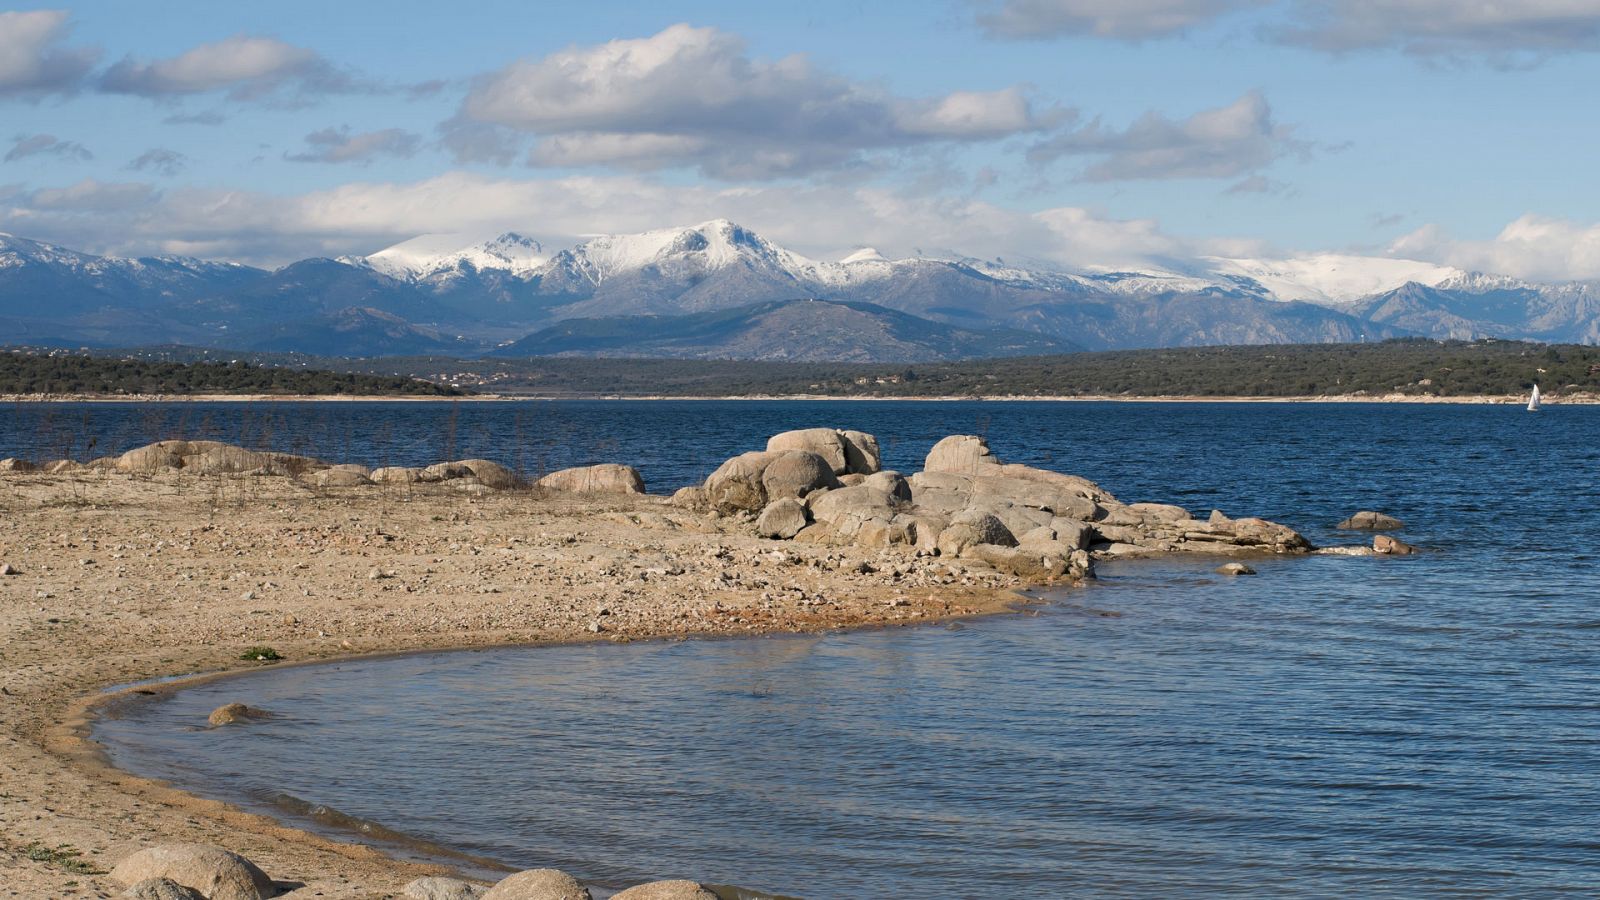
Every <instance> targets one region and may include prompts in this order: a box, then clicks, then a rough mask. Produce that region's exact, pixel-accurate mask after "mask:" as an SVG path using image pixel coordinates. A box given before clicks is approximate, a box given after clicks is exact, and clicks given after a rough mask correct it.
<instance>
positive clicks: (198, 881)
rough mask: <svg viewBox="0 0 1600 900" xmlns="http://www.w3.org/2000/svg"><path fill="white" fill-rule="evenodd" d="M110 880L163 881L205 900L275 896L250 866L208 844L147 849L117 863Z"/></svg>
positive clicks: (275, 891) (131, 882)
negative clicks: (191, 891)
mask: <svg viewBox="0 0 1600 900" xmlns="http://www.w3.org/2000/svg"><path fill="white" fill-rule="evenodd" d="M111 877H112V878H113V879H115V880H116V881H118V882H120V883H121V884H124V885H128V886H132V885H136V884H140V883H142V882H145V881H148V880H150V879H154V878H166V879H169V880H171V881H173V882H176V883H177V884H180V885H182V886H184V887H187V888H191V889H193V890H195V891H197V892H199V893H200V895H201V896H203V897H205V898H206V900H266V898H269V897H276V896H277V895H278V888H277V885H275V884H273V883H272V879H270V878H268V877H267V874H266V873H265V872H263V871H261V870H260V869H259V868H257V867H256V866H255V864H254V863H252V862H250V861H249V860H247V859H245V858H244V857H242V856H240V855H239V854H237V853H232V852H229V851H227V850H224V849H222V848H221V847H217V846H213V845H211V844H161V845H158V846H155V847H149V848H147V849H144V850H140V851H139V852H138V853H135V854H133V855H132V856H130V857H128V858H127V859H125V860H123V861H122V862H120V863H118V864H117V867H116V868H114V869H112V870H111Z"/></svg>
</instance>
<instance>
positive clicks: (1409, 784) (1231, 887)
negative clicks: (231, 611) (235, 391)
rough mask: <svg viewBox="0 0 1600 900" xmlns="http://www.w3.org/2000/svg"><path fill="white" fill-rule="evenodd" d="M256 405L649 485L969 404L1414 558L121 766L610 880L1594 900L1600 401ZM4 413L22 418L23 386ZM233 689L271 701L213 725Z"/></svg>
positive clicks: (1293, 568) (317, 714) (988, 420)
mask: <svg viewBox="0 0 1600 900" xmlns="http://www.w3.org/2000/svg"><path fill="white" fill-rule="evenodd" d="M274 409H275V410H277V412H276V413H274V415H280V416H281V419H280V421H281V423H282V424H281V425H277V426H275V429H277V430H276V431H275V433H276V434H277V435H280V436H281V435H287V434H296V435H298V438H299V439H301V440H302V441H303V445H302V448H301V449H303V450H304V452H312V453H316V454H318V455H325V456H340V455H341V453H342V451H341V452H333V451H337V450H340V445H338V444H337V441H341V440H347V441H348V443H347V444H346V445H345V446H347V447H348V448H349V453H348V456H349V458H354V459H363V460H371V461H379V460H375V459H372V457H373V456H383V455H387V456H389V457H391V459H390V460H385V461H395V462H422V461H430V460H433V459H437V458H439V457H440V455H441V454H440V453H438V452H437V450H438V447H437V445H434V444H429V443H428V440H431V438H421V437H415V436H416V435H420V434H424V433H427V434H432V433H435V432H433V431H431V430H430V429H433V428H434V427H435V426H438V424H439V423H440V422H441V421H445V420H447V419H448V418H449V417H452V416H453V417H454V418H455V421H456V426H455V427H456V429H457V431H456V435H457V436H456V441H457V447H459V448H461V450H462V452H460V453H459V454H448V455H463V456H465V455H484V456H489V457H491V458H501V459H507V458H511V457H512V456H513V454H514V453H518V452H521V453H525V454H527V458H529V459H533V458H537V459H540V460H542V461H543V463H542V464H544V465H547V466H549V467H554V465H555V464H562V465H564V464H568V463H569V462H587V461H594V460H598V459H618V460H637V461H639V462H640V464H641V468H643V469H644V471H645V474H646V478H647V480H649V481H650V482H651V485H652V488H654V489H657V490H668V489H671V488H673V487H677V486H680V485H682V484H686V483H689V482H691V481H694V480H696V479H698V478H699V477H702V476H703V475H704V474H705V473H706V472H707V471H709V470H710V469H711V468H712V467H714V466H715V465H716V463H717V462H718V461H720V459H721V458H723V457H725V456H728V455H731V454H732V453H734V452H737V451H740V450H744V449H749V448H752V447H757V446H759V445H760V444H761V442H762V440H763V439H764V437H765V435H767V434H769V433H772V432H775V431H778V430H782V429H785V428H790V427H800V426H805V425H812V424H834V425H838V426H841V427H856V428H863V429H865V430H868V431H872V432H874V433H876V434H878V435H879V436H880V438H882V439H883V440H884V443H885V445H886V447H887V451H888V452H887V457H888V459H887V463H888V464H890V465H893V466H897V467H900V468H903V469H913V468H916V467H917V465H916V463H917V461H918V460H920V457H921V456H922V454H924V453H925V452H926V450H927V447H928V446H929V445H931V444H932V442H933V440H935V439H936V438H937V437H939V436H942V435H944V434H947V433H951V432H972V431H979V432H983V433H986V434H987V435H988V436H989V438H990V442H991V445H992V446H993V447H994V448H995V449H996V452H998V453H999V454H1000V455H1001V456H1002V457H1004V458H1007V459H1012V460H1019V461H1031V462H1036V463H1039V464H1043V465H1049V466H1051V467H1053V468H1058V469H1062V470H1065V471H1071V472H1076V473H1081V474H1084V475H1087V476H1089V477H1092V478H1095V479H1096V480H1098V481H1100V482H1101V483H1102V484H1104V485H1105V486H1106V487H1107V488H1109V489H1110V490H1112V491H1113V492H1114V493H1116V494H1117V495H1118V496H1120V497H1122V498H1123V499H1126V500H1171V501H1174V502H1179V503H1183V504H1185V505H1187V506H1189V507H1190V508H1191V509H1194V510H1197V511H1199V512H1201V513H1202V514H1203V513H1204V512H1205V511H1206V510H1208V509H1210V508H1211V507H1213V506H1218V507H1221V508H1222V509H1223V510H1224V511H1226V512H1228V513H1231V514H1246V513H1257V514H1262V515H1266V516H1269V517H1271V518H1275V519H1279V520H1282V521H1285V522H1288V523H1290V524H1292V525H1295V526H1297V527H1299V528H1301V529H1302V530H1304V531H1305V532H1306V533H1307V534H1308V535H1309V536H1310V537H1311V538H1312V539H1313V540H1314V541H1316V542H1318V543H1319V544H1333V543H1339V542H1346V543H1351V542H1355V541H1358V540H1359V539H1360V538H1359V537H1357V536H1340V535H1338V534H1337V533H1336V532H1333V531H1332V530H1331V529H1330V527H1329V526H1331V524H1332V523H1334V522H1337V521H1338V520H1339V519H1340V518H1342V517H1343V516H1344V515H1346V514H1348V513H1350V512H1352V511H1354V510H1356V509H1360V508H1378V509H1383V510H1387V511H1390V512H1393V513H1395V514H1397V515H1399V516H1400V517H1402V518H1403V519H1405V520H1406V522H1407V525H1408V527H1407V529H1406V531H1405V532H1404V536H1405V538H1406V539H1407V540H1409V541H1411V542H1413V543H1416V544H1419V545H1421V546H1422V547H1424V548H1426V549H1427V550H1428V553H1427V554H1425V555H1424V556H1422V557H1420V558H1416V559H1351V558H1339V557H1312V558H1305V559H1281V560H1269V561H1266V562H1264V563H1262V564H1260V565H1258V568H1259V569H1260V572H1261V574H1260V575H1259V576H1258V577H1256V578H1244V579H1237V580H1228V579H1225V578H1222V577H1220V576H1217V575H1214V574H1212V573H1211V571H1210V564H1207V563H1202V562H1197V561H1193V560H1190V561H1185V562H1181V563H1166V562H1159V563H1144V564H1138V563H1127V564H1120V565H1116V566H1111V565H1107V566H1104V567H1103V568H1102V570H1101V571H1102V576H1103V577H1102V581H1101V583H1100V584H1098V585H1096V586H1093V587H1090V588H1086V589H1080V590H1073V591H1068V592H1065V593H1062V594H1059V595H1053V596H1049V597H1046V598H1045V599H1046V600H1047V601H1048V602H1047V603H1045V604H1044V605H1043V606H1041V607H1040V608H1038V609H1037V610H1035V611H1032V612H1028V613H1023V614H1019V615H1014V616H1004V617H995V618H990V619H987V620H984V621H981V622H972V623H967V624H964V625H960V626H952V627H945V626H931V627H922V628H915V629H901V630H893V631H875V632H858V633H849V634H833V635H826V636H817V637H782V638H766V639H751V640H736V641H734V640H730V641H690V642H680V643H645V644H633V645H625V646H623V645H619V646H612V645H606V646H584V647H564V648H547V649H512V650H495V651H483V652H463V653H453V654H431V655H423V656H413V657H406V658H397V659H388V660H374V661H368V662H351V663H343V664H335V665H326V666H314V667H305V668H298V669H287V670H281V671H276V672H268V673H266V674H264V675H256V676H249V677H245V678H241V679H233V680H228V681H223V682H217V683H213V684H210V685H206V686H202V687H197V688H194V689H191V690H188V691H184V692H181V693H179V694H177V695H176V696H175V697H173V698H172V699H170V700H162V701H159V702H148V703H144V704H141V705H140V706H138V707H136V708H133V709H131V710H129V711H128V712H127V713H126V715H124V716H123V717H121V718H114V719H110V720H107V721H105V722H103V723H102V724H101V725H100V726H99V728H98V729H97V737H98V738H99V739H100V740H102V741H105V742H106V743H107V744H108V745H109V748H110V751H111V753H112V755H113V758H114V759H115V760H116V761H117V762H118V763H120V764H122V765H124V766H127V767H129V768H131V769H133V770H135V771H139V772H143V773H147V774H152V775H156V776H158V777H165V778H169V779H172V780H174V781H176V782H178V783H179V784H181V785H184V786H186V787H189V788H191V789H193V790H195V791H197V792H199V793H202V794H206V795H209V796H217V797H222V798H226V799H230V800H234V801H236V802H240V803H243V804H245V805H249V806H253V807H255V808H261V809H273V808H275V807H274V805H273V801H274V798H275V797H278V796H279V795H283V794H287V795H291V796H293V797H295V798H300V799H301V800H304V801H306V802H309V803H313V804H327V805H328V806H331V807H335V808H337V809H338V810H340V811H342V812H343V813H346V814H349V815H352V816H357V817H360V818H364V819H370V820H373V821H376V822H379V823H382V824H383V825H385V826H388V827H390V828H394V829H397V830H399V831H402V832H406V833H408V834H411V835H415V836H417V837H420V838H424V839H427V840H431V841H435V842H438V843H440V844H443V845H447V846H450V847H453V848H457V849H460V850H462V851H466V852H470V853H474V854H479V855H483V856H486V857H490V858H493V859H496V860H500V861H502V862H504V863H506V864H509V865H513V866H518V867H523V866H536V865H554V866H558V867H560V868H564V869H567V870H569V871H572V872H574V873H575V874H578V875H580V876H582V877H584V878H585V879H588V880H591V881H593V882H595V883H598V884H602V885H622V884H627V883H631V882H636V881H640V880H645V879H648V878H655V877H668V876H685V875H691V876H694V877H697V878H701V879H709V880H716V881H723V882H731V883H737V884H740V885H743V886H747V887H750V888H758V889H763V890H768V891H773V892H780V893H786V894H792V895H799V896H805V897H896V898H900V897H976V896H996V895H998V896H1016V897H1057V896H1067V895H1073V896H1079V895H1083V896H1088V895H1093V896H1138V897H1148V896H1174V895H1219V894H1253V895H1262V894H1266V895H1279V896H1291V895H1292V896H1335V895H1337V896H1349V895H1362V896H1418V895H1435V896H1438V895H1451V896H1491V895H1492V896H1506V895H1515V896H1571V895H1593V894H1596V893H1600V812H1597V810H1600V566H1597V564H1596V549H1595V545H1596V539H1597V535H1600V511H1597V510H1600V485H1597V479H1596V474H1597V471H1600V408H1595V407H1586V408H1574V407H1567V408H1561V407H1557V408H1552V409H1549V410H1547V411H1546V412H1544V413H1541V414H1539V415H1537V416H1534V415H1529V414H1528V413H1526V412H1523V411H1522V410H1520V409H1517V408H1513V407H1455V406H1452V407H1442V406H1441V407H1427V406H1367V405H1326V406H1321V405H1280V404H1270V405H1256V404H1241V405H1227V404H1202V405H1146V404H1116V403H1107V404H1048V403H1038V404H1033V403H1029V404H1009V403H1007V404H998V403H970V404H968V403H960V404H916V403H904V404H899V403H839V404H826V403H807V404H798V403H692V404H674V403H660V404H655V403H609V404H608V403H593V404H588V403H544V404H506V405H498V404H497V405H492V406H491V405H472V404H462V405H460V406H459V407H456V406H452V405H450V404H430V405H425V406H415V407H413V406H405V407H403V408H400V409H398V410H397V409H396V408H395V407H393V406H388V405H386V406H383V407H378V408H366V407H360V406H350V407H346V406H338V407H332V406H316V407H314V408H307V407H297V406H283V407H275V408H274ZM82 412H83V413H84V414H86V415H88V416H90V417H91V418H92V419H93V421H92V422H91V423H90V425H91V427H90V428H89V430H92V431H94V432H95V433H96V434H98V435H100V438H99V439H100V440H101V441H102V442H103V443H101V446H102V447H104V448H107V449H106V451H105V452H110V451H111V450H115V449H120V448H121V447H122V445H123V444H126V445H127V446H132V445H134V444H137V443H142V442H143V441H145V440H148V439H149V435H148V433H145V434H136V429H135V428H134V427H133V425H132V424H130V422H131V421H133V420H135V419H137V417H138V416H139V415H141V413H140V412H137V411H135V410H129V409H124V408H106V407H92V408H90V407H85V408H84V409H83V410H82ZM302 413H304V414H305V415H306V416H308V417H309V418H307V419H305V422H304V428H303V430H301V431H298V432H297V431H296V428H297V427H298V426H297V423H298V422H299V421H300V420H299V419H298V418H297V416H300V415H301V414H302ZM55 414H56V415H62V414H63V413H62V411H61V410H60V409H59V408H58V409H57V410H55ZM142 414H143V415H145V416H147V417H148V416H150V415H152V413H151V412H150V411H144V412H143V413H142ZM166 414H170V415H174V416H176V415H180V414H181V415H185V416H189V417H191V421H192V420H193V417H195V416H197V415H207V416H210V417H211V421H212V423H213V428H214V431H215V434H216V436H219V437H222V438H223V439H229V438H230V436H231V435H230V433H229V432H228V429H230V428H236V427H238V426H240V424H241V423H243V422H244V420H245V418H246V417H248V416H259V415H260V413H259V412H257V411H253V410H252V409H251V408H240V407H237V406H233V405H226V404H216V405H208V406H206V407H203V408H201V407H193V406H188V407H185V408H183V409H182V410H175V409H169V411H168V413H166ZM15 415H16V418H15V419H13V420H12V425H11V427H10V429H9V439H10V443H11V446H12V447H15V446H16V445H17V444H18V443H19V442H23V441H25V440H26V435H25V434H23V432H24V431H26V430H27V429H28V428H29V427H31V426H30V425H29V421H30V420H28V419H27V417H29V416H37V415H39V412H38V411H37V409H36V408H35V409H24V410H18V411H17V412H16V413H15ZM518 417H521V418H520V419H519V418H518ZM378 419H382V420H384V423H383V424H384V425H385V426H386V427H387V429H388V430H387V431H383V430H382V429H380V428H378V427H377V426H376V425H375V424H374V423H375V422H376V421H377V420H378ZM31 421H33V422H35V424H36V422H37V420H36V419H35V420H31ZM519 429H520V430H519ZM344 434H350V435H360V437H359V438H356V437H350V438H345V437H343V436H341V435H344ZM397 435H411V436H413V437H412V438H407V439H401V438H399V437H397ZM275 445H277V446H284V445H285V442H282V441H278V442H275ZM9 452H15V451H14V450H12V451H8V453H9ZM524 465H525V466H526V467H528V468H533V466H532V465H531V464H527V463H524ZM236 700H237V701H244V702H247V703H251V704H253V705H260V706H264V707H266V708H268V709H273V710H277V711H279V712H280V713H281V715H280V716H279V717H278V718H275V719H272V720H269V721H266V722H262V723H258V724H253V725H249V726H245V727H232V728H226V729H218V730H210V731H208V730H201V729H197V728H194V725H195V724H196V723H202V722H203V721H204V717H205V715H206V713H207V712H209V711H210V710H211V709H212V708H213V707H215V706H217V705H219V704H220V703H223V702H228V701H236Z"/></svg>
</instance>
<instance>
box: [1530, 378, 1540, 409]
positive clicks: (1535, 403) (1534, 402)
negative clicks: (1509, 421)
mask: <svg viewBox="0 0 1600 900" xmlns="http://www.w3.org/2000/svg"><path fill="white" fill-rule="evenodd" d="M1538 411H1539V386H1538V385H1537V384H1536V385H1534V386H1533V393H1532V394H1530V395H1529V396H1528V412H1538Z"/></svg>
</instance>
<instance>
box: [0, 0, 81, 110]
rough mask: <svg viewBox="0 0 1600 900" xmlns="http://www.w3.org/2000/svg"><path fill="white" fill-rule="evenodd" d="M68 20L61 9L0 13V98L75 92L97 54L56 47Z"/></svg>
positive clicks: (64, 32)
mask: <svg viewBox="0 0 1600 900" xmlns="http://www.w3.org/2000/svg"><path fill="white" fill-rule="evenodd" d="M68 18H69V15H68V13H66V12H65V11H61V10H35V11H31V12H0V97H5V96H20V97H37V96H41V95H44V94H51V93H67V92H71V91H73V90H76V89H77V87H78V86H79V83H80V82H81V81H82V80H83V77H84V76H85V75H87V74H88V72H89V69H90V68H91V67H92V66H93V65H94V63H95V60H97V59H98V58H99V57H100V51H98V50H93V49H88V48H82V47H76V48H66V47H61V46H59V45H60V43H61V41H62V40H63V39H64V38H65V37H66V34H67V27H68V26H67V20H68Z"/></svg>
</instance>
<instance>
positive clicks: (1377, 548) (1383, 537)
mask: <svg viewBox="0 0 1600 900" xmlns="http://www.w3.org/2000/svg"><path fill="white" fill-rule="evenodd" d="M1372 552H1373V553H1377V554H1379V555H1381V556H1410V555H1412V554H1413V553H1416V552H1417V548H1415V547H1413V546H1411V545H1410V544H1408V543H1406V542H1405V541H1401V540H1396V539H1395V538H1392V537H1390V536H1388V535H1387V534H1379V535H1375V536H1373V538H1372Z"/></svg>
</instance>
